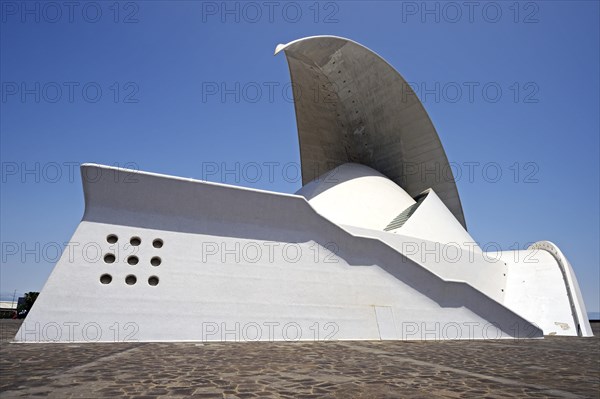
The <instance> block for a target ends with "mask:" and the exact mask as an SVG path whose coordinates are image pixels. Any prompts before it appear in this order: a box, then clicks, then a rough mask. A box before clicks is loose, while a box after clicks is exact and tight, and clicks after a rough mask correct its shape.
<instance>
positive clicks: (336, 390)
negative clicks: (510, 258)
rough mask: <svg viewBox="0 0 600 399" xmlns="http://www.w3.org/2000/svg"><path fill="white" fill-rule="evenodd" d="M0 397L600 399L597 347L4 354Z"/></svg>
mask: <svg viewBox="0 0 600 399" xmlns="http://www.w3.org/2000/svg"><path fill="white" fill-rule="evenodd" d="M19 325H20V322H19V321H16V320H0V340H1V343H0V397H2V398H5V397H6V398H12V397H31V396H33V397H35V396H39V397H42V396H43V397H55V398H104V397H121V398H157V397H165V398H188V397H189V398H255V397H260V398H323V397H331V398H466V397H468V398H506V397H519V398H523V397H527V398H530V397H531V398H546V397H558V398H598V397H600V393H599V392H600V338H599V335H600V323H593V328H594V332H595V334H596V336H595V337H594V338H566V337H547V338H545V339H543V340H518V341H517V340H485V341H441V342H431V341H429V342H416V341H412V342H401V341H377V342H367V341H329V342H277V343H271V342H255V343H204V344H200V343H109V344H98V343H89V344H13V343H10V341H11V340H12V338H13V337H14V335H15V333H16V331H17V329H18V326H19Z"/></svg>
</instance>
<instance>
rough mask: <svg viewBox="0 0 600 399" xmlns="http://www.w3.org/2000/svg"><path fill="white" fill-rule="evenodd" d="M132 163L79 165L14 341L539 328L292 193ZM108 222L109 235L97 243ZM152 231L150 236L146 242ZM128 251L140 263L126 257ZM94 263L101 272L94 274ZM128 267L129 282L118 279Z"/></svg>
mask: <svg viewBox="0 0 600 399" xmlns="http://www.w3.org/2000/svg"><path fill="white" fill-rule="evenodd" d="M131 173H132V172H131V171H125V170H119V169H116V168H109V167H97V166H93V165H87V166H84V167H83V168H82V175H83V176H84V179H86V176H94V180H93V181H92V180H91V179H90V178H87V179H86V180H85V181H84V191H85V198H86V211H85V215H84V220H83V221H82V223H81V224H80V226H79V227H78V228H77V230H76V232H75V234H74V236H73V239H72V243H73V246H72V248H73V250H72V251H71V250H69V251H65V253H64V254H63V256H62V257H61V259H60V261H59V262H58V264H57V266H56V267H55V269H54V271H53V272H52V274H51V276H50V278H49V279H48V282H47V283H46V285H45V287H44V289H43V290H42V292H41V294H40V296H39V298H38V300H37V301H36V304H35V306H34V307H33V309H32V310H31V312H30V314H29V316H28V318H27V319H26V321H25V323H24V324H23V325H22V327H21V329H20V330H19V333H18V334H17V336H16V337H15V339H16V340H17V341H25V342H39V341H54V340H57V341H60V342H75V341H77V342H90V341H123V340H140V341H185V340H193V341H203V340H217V341H222V340H255V339H259V340H314V339H455V338H462V339H479V338H508V337H514V336H517V335H518V336H519V337H540V336H541V330H539V329H537V328H535V327H533V326H532V325H531V323H529V322H528V321H527V320H525V319H524V318H522V317H520V316H519V315H517V314H515V313H514V312H512V311H511V310H509V309H507V308H506V307H504V306H503V305H501V304H500V303H498V302H497V301H494V300H493V299H492V298H490V297H488V296H487V295H485V294H483V293H482V292H480V291H478V290H477V289H475V288H473V287H472V286H470V285H469V284H467V283H465V282H459V281H448V280H444V279H442V278H441V277H439V276H438V275H436V274H435V273H433V272H431V271H429V270H428V269H427V268H424V267H422V266H421V265H419V264H418V263H417V262H414V261H412V260H410V259H407V258H406V257H404V256H403V255H401V254H400V253H399V252H398V251H396V250H394V249H393V248H392V247H390V246H389V245H387V244H385V243H383V242H382V241H380V240H378V239H374V238H368V237H357V236H354V235H352V234H350V233H349V232H348V231H346V230H344V229H343V228H341V227H339V226H337V225H335V224H333V223H332V222H330V221H328V220H327V219H325V218H323V217H322V216H320V215H319V214H317V213H316V212H315V211H314V209H313V208H312V207H311V206H310V205H309V204H308V203H307V202H306V200H305V199H304V198H303V197H300V196H294V195H286V194H276V193H270V192H264V191H259V190H250V189H243V188H237V187H232V186H226V185H219V184H211V183H205V182H198V181H191V180H188V179H178V178H170V177H166V176H160V175H154V174H146V173H134V174H132V175H131V176H129V175H130V174H131ZM126 177H131V179H127V181H125V180H126V179H125V178H126ZM111 234H114V235H116V236H117V237H118V241H117V242H116V243H109V242H108V241H107V237H108V236H109V235H111ZM132 237H137V238H139V239H140V241H141V243H140V245H139V246H132V245H131V244H130V239H131V238H132ZM156 238H160V239H161V240H162V241H163V243H164V245H163V246H162V247H161V248H155V247H154V246H153V245H152V242H153V240H155V239H156ZM84 249H85V250H84ZM257 251H258V253H260V256H259V257H258V258H257V257H256V253H257ZM107 254H113V255H114V256H115V262H113V263H107V262H106V261H105V260H104V257H105V255H107ZM298 254H299V255H298ZM130 256H137V258H138V263H137V264H135V265H131V264H128V262H127V259H128V258H129V257H130ZM155 256H159V257H160V258H161V263H160V265H158V266H154V265H152V261H151V259H152V258H153V257H155ZM105 274H109V275H110V276H111V277H112V280H111V282H110V283H109V284H103V283H102V282H101V276H102V275H105ZM130 275H132V276H135V277H136V280H137V281H136V283H135V284H132V285H128V284H127V283H126V281H127V277H128V276H130ZM153 276H155V277H157V278H158V280H159V283H158V285H156V286H151V285H149V278H151V277H153ZM380 319H381V320H380ZM392 326H393V328H392ZM382 328H383V330H382Z"/></svg>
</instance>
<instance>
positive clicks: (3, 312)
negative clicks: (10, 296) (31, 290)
mask: <svg viewBox="0 0 600 399" xmlns="http://www.w3.org/2000/svg"><path fill="white" fill-rule="evenodd" d="M21 299H25V298H19V301H20V300H21ZM17 306H19V302H18V301H0V319H10V318H12V316H13V314H14V313H15V312H16V311H17Z"/></svg>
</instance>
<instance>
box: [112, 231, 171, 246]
mask: <svg viewBox="0 0 600 399" xmlns="http://www.w3.org/2000/svg"><path fill="white" fill-rule="evenodd" d="M118 241H119V236H117V235H116V234H109V235H108V236H106V242H108V243H109V244H116V243H117V242H118ZM129 244H131V245H132V246H134V247H137V246H139V245H141V244H142V239H141V238H140V237H131V238H130V239H129ZM163 244H164V243H163V240H161V239H160V238H155V239H154V240H153V241H152V246H153V247H154V248H162V246H163Z"/></svg>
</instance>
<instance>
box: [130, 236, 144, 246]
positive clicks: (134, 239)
mask: <svg viewBox="0 0 600 399" xmlns="http://www.w3.org/2000/svg"><path fill="white" fill-rule="evenodd" d="M129 243H130V244H131V245H133V246H134V247H137V246H138V245H140V244H141V243H142V239H141V238H140V237H131V240H129Z"/></svg>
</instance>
